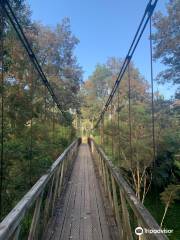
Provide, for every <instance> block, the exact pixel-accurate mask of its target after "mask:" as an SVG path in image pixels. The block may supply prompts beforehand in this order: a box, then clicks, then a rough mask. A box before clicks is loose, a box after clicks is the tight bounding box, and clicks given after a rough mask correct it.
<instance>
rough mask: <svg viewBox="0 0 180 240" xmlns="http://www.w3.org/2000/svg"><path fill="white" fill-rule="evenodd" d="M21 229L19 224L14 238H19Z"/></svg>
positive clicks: (13, 239)
mask: <svg viewBox="0 0 180 240" xmlns="http://www.w3.org/2000/svg"><path fill="white" fill-rule="evenodd" d="M20 230H21V225H19V226H18V227H17V229H16V230H15V232H14V234H13V237H12V240H18V239H19V233H20Z"/></svg>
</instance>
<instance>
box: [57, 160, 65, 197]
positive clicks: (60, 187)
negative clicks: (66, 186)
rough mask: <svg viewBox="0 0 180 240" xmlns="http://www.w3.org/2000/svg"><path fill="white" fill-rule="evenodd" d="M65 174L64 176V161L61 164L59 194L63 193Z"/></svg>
mask: <svg viewBox="0 0 180 240" xmlns="http://www.w3.org/2000/svg"><path fill="white" fill-rule="evenodd" d="M63 176H64V162H63V163H62V164H61V175H60V182H59V189H58V196H60V194H61V189H62V183H63Z"/></svg>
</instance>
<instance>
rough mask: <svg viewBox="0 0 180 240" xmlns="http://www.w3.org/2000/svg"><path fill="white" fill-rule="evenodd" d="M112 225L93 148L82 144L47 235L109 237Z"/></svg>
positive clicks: (54, 238) (62, 239) (51, 239)
mask: <svg viewBox="0 0 180 240" xmlns="http://www.w3.org/2000/svg"><path fill="white" fill-rule="evenodd" d="M109 229H110V228H109V226H108V221H107V219H106V214H105V209H104V204H103V198H102V196H101V191H100V188H99V184H98V180H97V177H96V174H95V170H94V165H93V161H92V158H91V155H90V151H89V148H88V145H87V144H82V145H81V146H80V150H79V154H78V157H77V159H76V160H75V163H74V167H73V171H72V174H71V178H70V181H69V182H68V185H67V188H66V191H65V193H64V197H63V198H61V199H60V200H58V202H57V206H56V211H55V214H54V217H53V218H52V221H51V223H50V225H49V228H48V229H47V232H46V234H45V236H44V237H43V239H46V240H66V239H68V240H69V239H75V240H109V239H112V237H111V234H110V231H109Z"/></svg>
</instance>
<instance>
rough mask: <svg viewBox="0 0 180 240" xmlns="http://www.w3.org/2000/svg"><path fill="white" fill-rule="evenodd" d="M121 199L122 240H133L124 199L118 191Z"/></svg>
mask: <svg viewBox="0 0 180 240" xmlns="http://www.w3.org/2000/svg"><path fill="white" fill-rule="evenodd" d="M120 197H121V206H122V216H123V226H124V227H123V239H124V240H133V237H132V232H131V226H130V221H129V213H128V209H127V206H126V199H125V197H124V194H123V192H122V191H121V190H120Z"/></svg>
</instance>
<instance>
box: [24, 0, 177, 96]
mask: <svg viewBox="0 0 180 240" xmlns="http://www.w3.org/2000/svg"><path fill="white" fill-rule="evenodd" d="M27 1H28V3H29V5H30V7H31V10H32V18H33V19H34V20H37V21H40V22H42V23H43V24H45V25H49V26H52V27H53V26H55V25H56V24H57V23H59V22H61V20H62V19H63V18H64V17H69V18H70V20H71V26H72V32H73V33H74V34H75V36H76V37H78V39H79V40H80V43H79V45H78V46H77V48H76V51H75V53H76V56H77V58H78V62H79V64H80V65H81V66H82V67H83V70H84V80H86V79H87V77H88V76H89V75H91V74H92V72H93V71H94V69H95V65H96V64H97V63H105V62H106V60H107V58H108V57H112V56H115V57H122V58H123V57H125V55H126V53H127V51H128V49H129V46H130V43H131V41H132V38H133V36H134V34H135V31H136V29H137V26H138V24H139V22H140V19H141V17H142V14H143V12H144V9H145V7H146V5H147V2H148V0H138V1H135V0H53V1H44V0H38V1H37V0H27ZM166 3H167V0H160V1H159V2H158V5H157V8H156V10H160V11H162V12H165V4H166ZM148 46H149V41H148V29H147V31H146V32H145V34H144V36H143V38H142V40H141V43H140V44H139V47H138V49H137V51H136V53H135V56H134V58H133V61H134V63H135V65H136V66H137V67H138V68H139V69H140V72H141V73H142V75H143V76H145V78H146V79H147V80H149V76H150V65H149V62H150V59H149V48H148ZM161 68H162V66H161V65H160V64H158V63H155V64H154V72H155V75H156V73H157V72H158V71H159V70H160V69H161ZM158 89H159V90H160V91H161V92H163V93H164V94H165V96H166V97H170V96H171V95H172V93H173V92H174V91H173V89H172V88H171V89H167V87H158Z"/></svg>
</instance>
